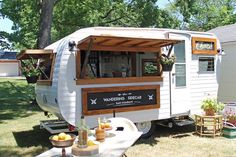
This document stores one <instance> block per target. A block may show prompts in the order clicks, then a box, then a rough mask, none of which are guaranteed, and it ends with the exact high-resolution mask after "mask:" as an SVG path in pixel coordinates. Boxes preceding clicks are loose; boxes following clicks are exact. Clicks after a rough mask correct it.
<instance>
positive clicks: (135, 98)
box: [128, 96, 142, 100]
mask: <svg viewBox="0 0 236 157" xmlns="http://www.w3.org/2000/svg"><path fill="white" fill-rule="evenodd" d="M140 99H142V96H128V100H140Z"/></svg>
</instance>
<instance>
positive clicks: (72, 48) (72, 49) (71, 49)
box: [68, 41, 78, 52]
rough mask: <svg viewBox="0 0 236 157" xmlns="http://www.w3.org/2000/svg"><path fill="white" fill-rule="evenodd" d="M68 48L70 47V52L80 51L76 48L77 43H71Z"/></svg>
mask: <svg viewBox="0 0 236 157" xmlns="http://www.w3.org/2000/svg"><path fill="white" fill-rule="evenodd" d="M68 47H69V51H70V52H76V51H78V49H77V47H76V43H75V41H69V43H68Z"/></svg>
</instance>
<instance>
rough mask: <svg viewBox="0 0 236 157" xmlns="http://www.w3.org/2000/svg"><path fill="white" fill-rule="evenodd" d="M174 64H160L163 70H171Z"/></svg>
mask: <svg viewBox="0 0 236 157" xmlns="http://www.w3.org/2000/svg"><path fill="white" fill-rule="evenodd" d="M173 65H174V64H162V70H163V71H171V70H172V68H173Z"/></svg>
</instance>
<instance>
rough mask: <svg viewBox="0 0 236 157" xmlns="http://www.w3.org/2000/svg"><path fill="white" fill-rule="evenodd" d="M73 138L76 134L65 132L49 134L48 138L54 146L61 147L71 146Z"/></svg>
mask: <svg viewBox="0 0 236 157" xmlns="http://www.w3.org/2000/svg"><path fill="white" fill-rule="evenodd" d="M75 138H76V136H75V135H74V134H66V133H64V132H63V133H59V134H57V135H52V136H50V137H49V140H50V141H51V143H52V145H53V146H54V147H58V148H63V147H70V146H72V145H73V143H74V141H75Z"/></svg>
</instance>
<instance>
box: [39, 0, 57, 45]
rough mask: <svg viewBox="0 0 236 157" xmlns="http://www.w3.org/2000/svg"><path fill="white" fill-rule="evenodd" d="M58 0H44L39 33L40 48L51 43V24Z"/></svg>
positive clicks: (41, 8)
mask: <svg viewBox="0 0 236 157" xmlns="http://www.w3.org/2000/svg"><path fill="white" fill-rule="evenodd" d="M56 1H57V0H42V1H41V7H40V22H39V33H38V40H37V41H38V42H37V47H38V48H41V49H42V48H44V47H46V46H47V45H49V44H50V43H51V26H52V16H53V7H54V5H55V3H56Z"/></svg>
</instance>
